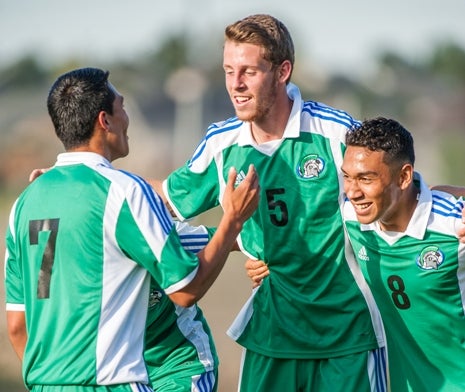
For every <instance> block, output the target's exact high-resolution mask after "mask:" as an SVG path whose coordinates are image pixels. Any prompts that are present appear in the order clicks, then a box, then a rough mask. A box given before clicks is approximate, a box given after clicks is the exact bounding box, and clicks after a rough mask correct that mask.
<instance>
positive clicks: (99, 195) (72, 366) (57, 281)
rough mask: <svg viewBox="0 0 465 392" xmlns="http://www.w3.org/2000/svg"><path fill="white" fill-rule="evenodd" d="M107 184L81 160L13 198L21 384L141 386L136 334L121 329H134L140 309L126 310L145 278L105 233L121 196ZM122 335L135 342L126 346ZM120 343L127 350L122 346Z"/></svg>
mask: <svg viewBox="0 0 465 392" xmlns="http://www.w3.org/2000/svg"><path fill="white" fill-rule="evenodd" d="M102 170H107V171H109V173H112V172H113V173H114V174H113V175H114V176H116V177H115V178H118V176H124V175H123V174H122V173H119V172H117V171H116V170H114V169H111V168H103V169H102ZM112 180H113V179H112V178H111V176H110V178H109V177H108V176H105V175H102V174H101V172H99V171H98V170H95V168H93V167H89V166H87V165H84V164H73V165H65V166H58V167H55V168H54V169H52V170H50V171H49V172H47V173H46V174H44V175H42V176H41V177H40V178H39V179H38V180H36V181H35V182H34V183H33V184H31V185H30V186H29V187H28V188H27V189H26V191H25V192H24V193H23V194H22V195H21V196H20V198H19V199H18V201H17V204H16V214H15V225H14V227H15V233H14V235H15V237H16V253H17V255H18V256H17V258H18V260H20V263H22V265H21V268H20V270H21V274H22V280H23V286H24V303H25V309H26V323H27V328H28V333H29V339H28V342H27V346H26V350H25V358H24V365H25V366H24V372H25V375H26V377H27V378H26V382H27V384H83V385H96V384H112V383H118V382H128V380H129V381H143V380H144V377H145V368H143V367H141V363H140V360H139V358H140V354H141V351H142V346H141V344H139V343H138V342H139V341H140V342H142V339H141V333H143V332H142V331H143V328H141V327H140V326H137V327H136V328H135V329H133V330H130V328H128V327H131V326H132V325H128V324H125V323H126V322H131V323H134V320H137V317H138V316H139V315H138V313H137V312H138V311H140V308H141V309H145V310H146V306H147V304H146V303H143V304H141V305H142V306H141V307H140V308H139V307H138V306H136V307H134V308H133V306H132V305H134V303H136V302H137V301H138V298H137V297H138V295H137V292H138V291H140V290H141V288H142V286H146V288H147V290H148V279H147V272H146V271H145V270H143V269H142V268H140V267H139V266H138V265H137V264H136V263H135V262H133V261H132V260H130V259H128V258H127V257H125V255H124V254H123V253H122V252H121V250H120V249H119V248H118V246H117V244H116V241H115V238H114V237H113V235H112V233H113V232H114V231H115V226H116V224H115V222H116V221H117V216H118V213H119V209H120V208H121V204H122V202H123V200H124V194H123V195H120V196H119V197H115V196H114V195H115V194H118V193H122V188H121V186H120V185H121V184H116V185H115V184H114V181H112ZM115 200H116V202H115ZM112 222H113V224H112ZM142 291H144V290H142ZM147 293H148V292H147ZM131 296H132V299H129V300H128V298H131ZM139 297H140V296H139ZM144 297H145V298H147V295H145V296H144ZM140 316H141V317H142V319H141V320H140V321H141V323H139V324H142V327H143V324H144V322H145V320H144V318H143V314H141V315H140ZM128 330H130V331H128ZM128 334H133V335H134V337H133V338H129V339H128V340H125V339H124V337H125V336H126V335H128ZM132 339H134V340H133V342H135V344H132V342H131V340H132ZM122 343H123V344H124V345H125V346H128V347H126V348H124V349H122V348H121V347H120V344H122ZM121 358H123V361H121ZM122 368H124V370H123V371H121V369H122ZM141 377H142V379H141Z"/></svg>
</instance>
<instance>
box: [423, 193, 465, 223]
mask: <svg viewBox="0 0 465 392" xmlns="http://www.w3.org/2000/svg"><path fill="white" fill-rule="evenodd" d="M431 196H432V213H433V214H437V215H441V216H446V217H451V218H457V219H461V218H462V209H463V207H464V205H465V204H464V200H463V199H462V198H459V199H457V198H456V197H454V196H453V195H451V194H450V193H446V192H442V191H438V190H433V191H431Z"/></svg>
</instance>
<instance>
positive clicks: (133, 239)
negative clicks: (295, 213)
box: [5, 68, 259, 392]
mask: <svg viewBox="0 0 465 392" xmlns="http://www.w3.org/2000/svg"><path fill="white" fill-rule="evenodd" d="M108 75H109V72H105V71H103V70H100V69H97V68H82V69H77V70H73V71H70V72H67V73H65V74H63V75H61V76H60V77H59V78H58V79H57V80H56V81H55V83H54V84H53V86H52V88H51V90H50V93H49V95H48V99H47V107H48V111H49V114H50V117H51V119H52V122H53V125H54V128H55V132H56V134H57V136H58V138H59V139H60V141H61V142H62V143H63V145H64V147H65V149H66V152H64V153H62V154H59V155H58V158H57V162H56V164H55V165H54V167H53V168H52V169H50V170H48V171H47V172H46V173H45V174H43V175H41V176H40V178H38V179H36V180H35V181H34V182H33V183H32V184H30V185H29V186H28V187H27V188H26V189H25V190H24V191H23V192H22V193H21V195H20V196H19V197H18V199H17V200H16V202H15V203H14V205H13V207H12V209H11V213H10V218H9V222H8V228H7V234H6V244H7V250H6V257H5V290H6V302H7V305H6V310H7V326H8V333H9V338H10V341H11V343H12V345H13V348H14V350H15V351H16V353H17V354H18V356H19V357H20V358H21V359H22V362H23V377H24V382H25V384H26V386H27V388H28V389H30V390H31V391H32V392H39V391H40V392H57V391H60V392H136V391H137V392H143V391H151V390H152V389H151V386H150V385H149V378H148V373H147V367H146V363H145V361H144V356H143V355H144V352H143V350H144V336H145V327H146V318H147V308H148V305H149V289H150V279H151V277H152V278H153V279H154V281H155V282H156V284H157V287H159V288H160V289H161V290H163V291H164V293H166V295H167V296H169V298H170V300H171V301H173V302H174V303H175V304H177V305H179V306H183V307H188V306H192V305H194V304H195V303H196V301H198V300H199V299H200V298H201V297H202V296H203V295H204V294H205V292H206V291H207V290H208V288H209V287H210V286H211V285H212V284H213V282H214V281H215V279H216V277H217V276H218V274H219V273H220V271H221V269H222V267H223V265H224V262H225V261H226V258H227V256H228V255H229V252H230V250H231V248H232V247H233V245H235V240H236V237H237V235H238V234H239V232H240V230H241V228H242V226H243V224H244V221H245V220H247V219H248V218H249V217H250V215H251V214H252V212H253V211H254V210H255V208H256V206H257V204H258V198H259V197H258V194H259V185H258V177H257V175H256V173H255V171H254V169H253V167H252V166H251V167H250V170H249V172H248V174H247V177H246V180H245V181H243V182H242V184H241V186H239V187H234V182H235V179H236V173H235V170H234V169H231V171H230V172H229V176H228V183H227V186H226V192H225V193H224V198H223V200H222V201H223V205H224V207H225V208H224V214H223V216H222V219H221V221H220V224H219V225H218V227H217V229H216V231H215V233H214V235H213V236H212V237H211V239H210V241H209V243H208V244H207V245H206V246H205V247H204V248H203V249H201V250H200V251H199V252H198V253H197V254H194V253H192V252H188V251H186V250H184V248H183V246H182V242H181V239H180V237H179V234H178V232H177V230H176V227H175V224H174V222H173V220H172V219H171V216H170V214H169V212H168V210H167V209H166V207H165V205H164V204H163V202H162V200H161V199H160V197H159V196H157V195H156V194H155V193H154V192H153V190H152V188H151V187H150V186H149V184H148V183H146V182H145V181H144V180H143V179H141V178H140V177H138V176H136V175H134V174H131V173H128V172H124V171H121V170H117V169H115V168H114V167H113V166H112V163H111V162H112V161H114V160H115V159H118V158H121V157H124V156H126V155H127V154H128V153H129V144H128V135H127V130H128V126H129V117H128V115H127V113H126V111H125V108H124V98H123V96H122V95H121V94H120V93H119V92H118V91H117V90H116V89H115V87H114V86H113V85H112V84H111V83H110V82H109V81H108ZM155 318H156V317H155ZM151 321H153V320H151ZM165 343H166V344H167V345H169V344H172V341H166V342H165ZM172 348H173V349H174V348H175V347H172ZM151 358H154V357H153V356H151ZM212 370H213V369H212ZM213 381H214V380H213Z"/></svg>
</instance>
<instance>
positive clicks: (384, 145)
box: [346, 117, 415, 165]
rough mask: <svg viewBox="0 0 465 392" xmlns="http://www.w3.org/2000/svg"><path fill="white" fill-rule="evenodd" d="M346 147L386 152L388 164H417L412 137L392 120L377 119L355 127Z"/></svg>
mask: <svg viewBox="0 0 465 392" xmlns="http://www.w3.org/2000/svg"><path fill="white" fill-rule="evenodd" d="M346 145H347V146H358V147H366V148H368V149H369V150H371V151H384V152H385V156H384V158H385V162H386V163H387V164H392V163H399V164H400V165H403V164H405V163H410V164H412V165H414V164H415V150H414V146H413V137H412V135H411V134H410V132H409V131H407V129H405V128H404V127H403V126H402V125H401V124H400V123H399V122H397V121H395V120H392V119H388V118H384V117H377V118H374V119H370V120H365V121H363V122H362V123H361V125H356V126H354V127H353V128H352V129H351V130H350V131H349V132H348V133H347V135H346Z"/></svg>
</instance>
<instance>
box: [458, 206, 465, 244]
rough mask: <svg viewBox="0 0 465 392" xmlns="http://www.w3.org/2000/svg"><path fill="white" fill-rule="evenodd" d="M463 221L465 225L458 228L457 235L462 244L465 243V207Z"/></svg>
mask: <svg viewBox="0 0 465 392" xmlns="http://www.w3.org/2000/svg"><path fill="white" fill-rule="evenodd" d="M462 223H463V225H462V226H461V227H460V228H459V229H458V230H457V237H459V241H460V242H461V243H462V244H465V208H463V209H462Z"/></svg>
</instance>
